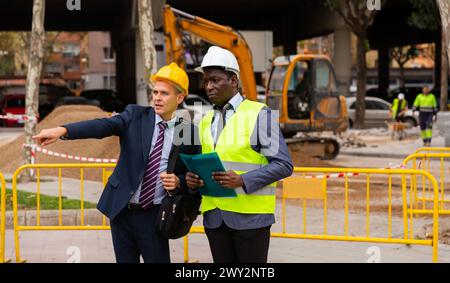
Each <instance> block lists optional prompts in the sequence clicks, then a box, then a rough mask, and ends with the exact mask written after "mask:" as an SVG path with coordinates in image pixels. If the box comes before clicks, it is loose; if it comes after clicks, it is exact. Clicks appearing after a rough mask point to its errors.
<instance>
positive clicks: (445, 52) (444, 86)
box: [436, 0, 450, 111]
mask: <svg viewBox="0 0 450 283" xmlns="http://www.w3.org/2000/svg"><path fill="white" fill-rule="evenodd" d="M436 2H437V6H438V8H439V13H440V15H441V23H442V24H441V25H442V65H441V68H442V71H444V70H446V72H443V73H445V77H444V76H441V103H440V104H441V111H448V102H447V100H448V68H449V62H450V58H449V56H450V45H449V37H450V34H449V33H450V27H449V25H450V19H449V16H450V4H449V2H448V0H436Z"/></svg>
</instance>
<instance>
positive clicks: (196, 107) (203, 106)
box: [177, 94, 213, 125]
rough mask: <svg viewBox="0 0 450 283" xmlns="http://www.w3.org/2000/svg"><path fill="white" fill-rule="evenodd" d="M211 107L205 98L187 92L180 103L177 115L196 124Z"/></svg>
mask: <svg viewBox="0 0 450 283" xmlns="http://www.w3.org/2000/svg"><path fill="white" fill-rule="evenodd" d="M211 109H213V106H212V104H211V103H210V102H209V101H208V100H207V99H205V98H203V97H202V96H200V95H197V94H189V95H188V96H187V97H186V98H185V99H184V101H183V103H181V105H180V107H179V109H178V110H177V115H178V116H179V117H183V118H184V119H186V120H188V121H190V122H192V123H194V124H196V125H197V124H198V123H199V122H200V120H201V119H202V118H203V116H204V115H205V114H206V113H207V112H208V111H209V110H211Z"/></svg>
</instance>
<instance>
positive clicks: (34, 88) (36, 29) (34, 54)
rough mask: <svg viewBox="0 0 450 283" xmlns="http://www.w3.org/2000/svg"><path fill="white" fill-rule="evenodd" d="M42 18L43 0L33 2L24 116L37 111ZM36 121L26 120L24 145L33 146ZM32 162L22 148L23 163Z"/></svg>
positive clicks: (27, 174) (26, 174) (30, 174)
mask: <svg viewBox="0 0 450 283" xmlns="http://www.w3.org/2000/svg"><path fill="white" fill-rule="evenodd" d="M44 17H45V0H34V2H33V23H32V28H31V45H30V57H29V58H30V59H29V62H28V71H27V82H26V98H25V106H26V115H27V116H29V117H37V116H38V113H39V112H38V110H39V82H40V78H41V69H42V59H43V57H44V42H45V30H44ZM36 125H37V119H32V120H27V121H26V123H25V143H26V144H34V141H33V140H32V138H31V137H32V136H33V135H35V134H36ZM31 160H32V155H31V148H29V147H24V149H23V163H24V164H30V163H31ZM33 175H34V172H33V171H32V170H27V171H24V173H23V174H22V175H21V176H20V180H21V181H26V180H30V179H33V178H34V176H33Z"/></svg>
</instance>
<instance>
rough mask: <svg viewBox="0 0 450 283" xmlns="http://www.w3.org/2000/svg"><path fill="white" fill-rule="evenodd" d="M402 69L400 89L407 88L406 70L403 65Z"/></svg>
mask: <svg viewBox="0 0 450 283" xmlns="http://www.w3.org/2000/svg"><path fill="white" fill-rule="evenodd" d="M399 69H400V87H405V68H404V65H403V64H399Z"/></svg>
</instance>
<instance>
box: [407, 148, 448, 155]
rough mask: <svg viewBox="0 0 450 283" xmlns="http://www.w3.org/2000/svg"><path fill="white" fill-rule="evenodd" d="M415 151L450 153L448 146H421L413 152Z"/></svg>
mask: <svg viewBox="0 0 450 283" xmlns="http://www.w3.org/2000/svg"><path fill="white" fill-rule="evenodd" d="M416 153H450V147H421V148H419V149H417V150H416V151H415V152H414V153H413V154H416Z"/></svg>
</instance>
